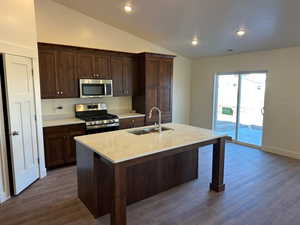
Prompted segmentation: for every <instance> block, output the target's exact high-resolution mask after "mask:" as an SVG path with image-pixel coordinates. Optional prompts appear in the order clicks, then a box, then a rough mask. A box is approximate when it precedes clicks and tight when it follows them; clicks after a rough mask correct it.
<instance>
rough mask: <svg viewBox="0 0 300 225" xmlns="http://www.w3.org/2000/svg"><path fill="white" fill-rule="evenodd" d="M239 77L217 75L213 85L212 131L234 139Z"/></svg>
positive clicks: (235, 75)
mask: <svg viewBox="0 0 300 225" xmlns="http://www.w3.org/2000/svg"><path fill="white" fill-rule="evenodd" d="M238 83H239V75H237V74H232V75H218V76H216V83H215V87H216V89H215V116H214V119H215V120H214V129H215V131H217V132H222V133H226V134H227V135H229V136H231V137H232V138H235V137H236V122H237V121H236V118H237V99H238Z"/></svg>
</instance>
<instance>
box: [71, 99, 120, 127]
mask: <svg viewBox="0 0 300 225" xmlns="http://www.w3.org/2000/svg"><path fill="white" fill-rule="evenodd" d="M75 115H76V117H77V118H79V119H82V120H84V121H85V122H86V128H87V129H88V130H92V129H100V128H101V129H102V128H108V127H110V128H111V127H116V128H118V127H119V118H118V116H116V115H113V114H109V113H107V107H106V105H105V104H103V103H100V104H78V105H76V106H75Z"/></svg>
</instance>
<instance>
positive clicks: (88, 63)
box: [77, 49, 96, 79]
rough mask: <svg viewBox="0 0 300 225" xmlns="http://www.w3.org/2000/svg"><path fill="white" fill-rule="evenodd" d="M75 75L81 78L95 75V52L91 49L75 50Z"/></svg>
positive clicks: (90, 77) (89, 77)
mask: <svg viewBox="0 0 300 225" xmlns="http://www.w3.org/2000/svg"><path fill="white" fill-rule="evenodd" d="M77 76H78V78H79V79H80V78H82V79H92V78H96V77H95V54H94V53H93V52H92V51H88V50H83V49H80V50H78V52H77Z"/></svg>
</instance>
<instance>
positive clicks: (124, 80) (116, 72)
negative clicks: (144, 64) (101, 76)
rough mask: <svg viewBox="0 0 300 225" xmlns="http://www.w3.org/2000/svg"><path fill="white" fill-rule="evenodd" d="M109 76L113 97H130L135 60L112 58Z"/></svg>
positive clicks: (131, 58) (122, 57)
mask: <svg viewBox="0 0 300 225" xmlns="http://www.w3.org/2000/svg"><path fill="white" fill-rule="evenodd" d="M110 61H111V76H112V80H113V92H114V96H132V93H133V90H132V88H133V74H134V72H135V69H134V67H135V65H136V64H135V60H134V58H133V57H127V56H112V57H111V60H110Z"/></svg>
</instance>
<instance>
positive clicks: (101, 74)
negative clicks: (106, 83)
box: [95, 53, 112, 80]
mask: <svg viewBox="0 0 300 225" xmlns="http://www.w3.org/2000/svg"><path fill="white" fill-rule="evenodd" d="M95 74H96V76H98V77H97V78H99V79H103V80H111V79H112V78H111V74H110V56H109V55H104V54H100V53H96V54H95Z"/></svg>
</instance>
